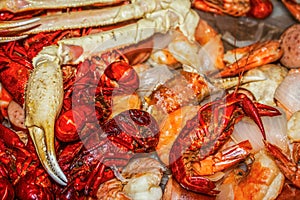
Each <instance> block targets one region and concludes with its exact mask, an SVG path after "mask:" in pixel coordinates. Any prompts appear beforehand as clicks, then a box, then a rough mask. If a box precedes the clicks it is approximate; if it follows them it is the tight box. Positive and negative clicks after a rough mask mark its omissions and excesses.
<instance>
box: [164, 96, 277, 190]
mask: <svg viewBox="0 0 300 200" xmlns="http://www.w3.org/2000/svg"><path fill="white" fill-rule="evenodd" d="M279 114H280V112H279V111H278V110H277V109H275V108H273V107H270V106H267V105H263V104H260V103H257V102H253V101H252V100H251V99H250V98H249V97H248V96H247V95H245V94H243V93H239V92H236V91H235V92H233V93H230V94H227V95H226V96H225V97H224V98H222V99H217V100H215V101H212V102H209V103H207V104H205V105H203V106H202V107H201V108H200V109H199V110H198V114H197V115H196V116H195V117H194V118H192V119H191V120H189V121H188V122H187V123H186V125H185V127H184V128H183V130H182V131H181V132H180V134H179V136H178V138H177V139H176V141H175V142H174V144H173V146H172V149H171V153H170V166H171V171H172V174H173V176H174V177H175V179H176V180H177V182H178V183H179V184H180V185H181V186H182V187H184V188H186V189H188V190H191V191H194V192H198V193H204V194H208V195H216V194H218V193H219V191H217V190H215V187H216V185H215V183H214V182H213V181H212V180H210V179H208V178H207V177H205V175H211V174H214V173H215V172H218V171H222V170H224V169H226V168H229V167H230V166H233V165H235V164H237V163H239V162H240V161H242V160H244V159H245V158H246V157H247V156H248V155H249V154H250V150H251V149H252V147H251V144H250V143H249V142H248V141H244V142H242V143H240V144H237V145H234V146H232V147H230V148H228V149H225V150H222V151H220V152H218V151H219V149H220V148H221V147H222V146H223V145H224V144H225V142H226V141H227V140H228V139H229V137H230V135H231V134H232V131H233V128H234V125H235V124H236V123H237V122H238V121H239V120H241V119H242V118H243V117H244V116H247V117H250V118H251V119H252V120H253V121H254V122H255V123H256V124H257V125H258V127H259V129H260V131H261V132H262V135H263V138H264V139H265V131H264V127H263V124H262V121H261V118H260V117H261V116H276V115H279Z"/></svg>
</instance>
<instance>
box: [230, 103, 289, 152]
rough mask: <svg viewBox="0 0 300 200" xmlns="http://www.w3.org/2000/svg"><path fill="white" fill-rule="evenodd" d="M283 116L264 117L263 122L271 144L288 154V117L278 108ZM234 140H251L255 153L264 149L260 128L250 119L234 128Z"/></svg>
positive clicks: (244, 120)
mask: <svg viewBox="0 0 300 200" xmlns="http://www.w3.org/2000/svg"><path fill="white" fill-rule="evenodd" d="M277 109H278V110H279V111H280V112H281V115H279V116H275V117H262V122H263V125H264V128H265V131H266V137H267V140H268V141H269V142H271V143H272V144H275V145H277V146H278V147H280V148H281V149H282V150H283V151H284V152H288V138H287V121H286V115H285V114H284V111H283V110H282V109H281V108H277ZM232 138H233V140H234V141H236V142H241V141H244V140H249V141H250V143H251V145H252V147H253V150H252V151H253V152H258V151H259V150H261V149H263V148H264V144H263V141H262V140H263V137H262V134H261V132H260V130H259V128H258V126H257V125H256V124H255V123H254V122H253V121H252V120H250V119H249V118H247V117H244V118H243V119H242V120H241V121H240V122H239V123H237V124H236V125H235V127H234V131H233V134H232Z"/></svg>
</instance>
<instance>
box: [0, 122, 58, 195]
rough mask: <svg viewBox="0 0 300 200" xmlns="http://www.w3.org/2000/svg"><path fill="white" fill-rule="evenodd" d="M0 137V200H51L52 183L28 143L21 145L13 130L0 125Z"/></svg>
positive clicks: (30, 142)
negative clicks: (15, 199) (16, 199)
mask: <svg viewBox="0 0 300 200" xmlns="http://www.w3.org/2000/svg"><path fill="white" fill-rule="evenodd" d="M0 134H1V139H0V185H1V187H0V188H1V191H2V192H1V193H0V197H1V199H14V197H16V198H18V199H49V200H50V199H54V196H53V194H52V192H51V191H52V189H51V188H52V183H51V181H50V179H49V176H48V174H47V173H46V171H45V170H44V169H43V167H42V166H41V164H40V161H39V159H38V157H37V155H36V153H35V150H34V147H33V144H32V141H31V140H29V141H28V143H27V145H25V144H24V143H23V142H21V140H20V138H19V137H18V135H17V134H16V133H15V132H14V131H13V130H11V129H9V128H7V127H5V126H4V125H2V124H0ZM2 189H4V190H5V192H4V191H3V190H2Z"/></svg>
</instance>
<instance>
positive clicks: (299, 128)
mask: <svg viewBox="0 0 300 200" xmlns="http://www.w3.org/2000/svg"><path fill="white" fill-rule="evenodd" d="M299 122H300V111H297V112H295V113H294V114H293V115H292V117H291V118H290V119H289V121H288V124H287V126H288V137H289V139H290V140H291V142H300V123H299Z"/></svg>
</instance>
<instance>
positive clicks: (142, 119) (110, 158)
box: [58, 109, 159, 198]
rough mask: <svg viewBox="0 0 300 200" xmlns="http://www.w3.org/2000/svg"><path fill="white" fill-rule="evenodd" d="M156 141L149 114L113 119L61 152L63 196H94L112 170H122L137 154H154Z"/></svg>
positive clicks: (128, 114) (127, 113)
mask: <svg viewBox="0 0 300 200" xmlns="http://www.w3.org/2000/svg"><path fill="white" fill-rule="evenodd" d="M158 138H159V128H158V125H157V122H156V121H155V119H154V118H153V117H152V116H151V115H150V114H149V113H147V112H145V111H142V110H138V109H130V110H128V111H123V112H122V113H120V114H118V115H116V116H115V117H114V118H112V119H110V120H108V121H107V122H106V123H104V124H103V125H101V128H100V129H98V130H97V131H94V132H93V133H91V134H90V135H89V137H87V138H85V139H83V140H82V141H80V142H77V143H75V144H73V145H71V146H69V145H68V146H66V147H65V148H63V149H62V150H61V151H60V153H59V156H58V162H59V164H60V166H61V167H62V169H63V171H64V172H65V173H66V174H67V176H68V180H69V182H68V185H67V187H66V188H62V189H61V192H62V195H67V194H69V193H70V191H76V193H77V194H79V196H77V197H74V198H79V197H80V196H85V195H91V196H94V195H95V193H96V191H97V190H98V187H99V185H100V184H101V183H103V182H105V181H107V180H110V179H111V178H113V177H114V173H113V172H112V171H111V167H112V166H116V167H122V166H125V165H126V164H127V163H128V161H129V159H130V158H132V157H133V156H134V155H135V154H136V153H144V152H152V151H154V149H155V146H156V145H157V143H158ZM71 193H72V192H71ZM74 195H75V193H74Z"/></svg>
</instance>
